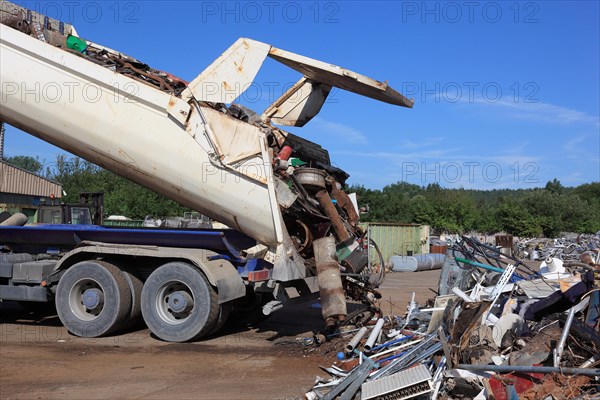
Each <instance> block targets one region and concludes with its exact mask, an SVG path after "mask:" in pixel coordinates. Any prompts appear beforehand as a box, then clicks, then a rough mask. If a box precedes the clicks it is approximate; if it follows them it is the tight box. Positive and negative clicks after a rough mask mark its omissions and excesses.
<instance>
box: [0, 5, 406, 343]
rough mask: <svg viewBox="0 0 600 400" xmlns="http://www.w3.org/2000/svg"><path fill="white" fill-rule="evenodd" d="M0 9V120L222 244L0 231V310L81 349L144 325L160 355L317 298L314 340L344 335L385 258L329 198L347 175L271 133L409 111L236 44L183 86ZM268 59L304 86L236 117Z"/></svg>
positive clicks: (19, 11)
mask: <svg viewBox="0 0 600 400" xmlns="http://www.w3.org/2000/svg"><path fill="white" fill-rule="evenodd" d="M0 4H1V15H0V17H1V18H0V19H1V20H0V22H1V24H0V53H1V54H2V62H1V63H0V80H1V93H0V95H1V99H2V103H1V107H0V120H1V121H3V122H5V123H7V124H10V125H12V126H14V127H17V128H19V129H21V130H23V131H26V132H28V133H30V134H32V135H34V136H36V137H38V138H40V139H42V140H44V141H46V142H48V143H51V144H53V145H56V146H58V147H60V148H62V149H64V150H65V151H67V152H70V153H72V154H75V155H77V156H79V157H82V158H84V159H86V160H88V161H90V162H93V163H95V164H97V165H99V166H101V167H102V168H105V169H107V170H109V171H112V172H114V173H116V174H118V175H120V176H122V177H124V178H127V179H129V180H131V181H133V182H136V183H138V184H140V185H142V186H145V187H146V188H148V189H150V190H153V191H155V192H157V193H159V194H162V195H164V196H166V197H168V198H170V199H172V200H174V201H176V202H178V203H180V204H182V205H184V206H186V207H189V208H190V209H192V210H195V211H197V212H200V213H202V214H203V215H206V216H208V217H209V218H211V219H213V220H215V221H219V222H221V223H223V224H225V225H226V226H228V227H230V228H232V229H231V230H194V231H193V232H191V231H189V230H169V229H166V230H165V229H151V228H150V229H130V228H117V227H101V226H93V225H78V224H69V225H55V224H38V225H26V226H0V235H1V236H0V237H1V239H0V242H1V244H2V245H3V246H4V252H3V253H2V254H0V299H4V300H17V301H33V302H54V303H55V305H56V311H57V314H58V317H59V318H60V320H61V322H62V323H63V324H64V326H65V327H66V328H67V329H68V330H69V331H70V332H71V333H73V334H75V335H78V336H82V337H98V336H103V335H109V334H115V333H117V332H119V331H120V330H122V329H124V328H125V327H128V326H131V325H132V324H133V323H135V322H136V321H139V320H140V319H143V322H144V323H145V324H146V325H147V326H148V328H149V329H150V331H151V332H152V333H153V334H154V335H155V336H156V337H158V338H159V339H162V340H166V341H173V342H183V341H189V340H194V339H198V338H201V337H204V336H206V335H209V334H212V333H214V332H216V331H218V330H219V329H220V327H221V326H222V325H223V324H224V323H225V321H226V320H227V319H228V318H229V316H230V315H233V314H232V313H235V312H236V311H237V312H238V313H240V312H241V313H242V314H243V313H250V312H252V310H255V309H256V308H260V309H262V311H263V312H264V314H269V313H271V312H273V311H275V310H277V309H280V308H281V307H282V306H283V304H285V301H293V300H294V299H295V298H305V297H306V296H310V295H313V296H314V295H317V296H320V299H321V305H322V306H321V307H322V314H323V318H324V320H325V326H326V327H327V328H328V329H331V328H332V327H335V326H337V325H339V324H340V323H344V321H345V320H346V316H347V308H346V301H347V299H352V300H356V301H361V302H364V303H367V304H372V303H373V302H374V301H375V299H376V298H377V296H378V293H377V290H376V288H377V286H378V285H379V284H380V283H381V281H382V280H383V276H384V271H385V270H384V265H383V260H382V258H381V257H380V256H379V257H378V254H379V255H380V253H379V252H378V250H377V247H376V244H375V243H374V242H373V241H372V240H370V239H369V238H368V236H367V235H366V233H365V232H364V231H363V230H362V229H361V228H360V227H359V225H358V221H359V213H358V208H357V205H356V201H355V198H353V196H351V195H349V194H348V193H346V192H345V191H344V190H343V188H344V184H345V182H346V180H347V178H348V174H347V173H346V172H345V171H343V170H342V169H340V168H338V167H336V166H334V165H332V163H331V160H330V157H329V153H328V151H327V150H325V149H323V148H322V147H321V146H319V145H318V144H316V143H313V142H311V141H308V140H306V139H304V138H302V137H300V136H297V135H294V134H292V133H290V132H287V131H285V130H284V129H282V127H285V126H294V127H302V126H304V125H305V124H307V123H308V122H309V121H310V120H311V119H313V118H314V117H315V115H317V114H318V112H319V111H320V109H321V107H322V106H323V105H324V103H325V101H326V99H327V98H328V95H329V94H330V92H331V91H332V89H333V88H338V89H342V90H346V91H350V92H354V93H356V94H359V95H363V96H366V97H370V98H372V99H375V100H379V101H382V102H386V103H389V104H393V105H398V106H401V107H407V108H411V107H412V106H413V103H414V101H413V100H412V99H408V98H406V97H405V96H403V95H402V94H400V93H399V92H397V91H396V90H394V89H393V88H391V87H390V86H389V85H388V84H387V82H380V81H377V80H374V79H371V78H369V77H367V76H364V75H361V74H358V73H356V72H353V71H350V70H348V69H345V68H341V67H339V66H336V65H332V64H329V63H325V62H322V61H318V60H315V59H311V58H309V57H305V56H302V55H299V54H296V53H292V52H290V51H287V50H283V49H280V48H277V47H274V46H272V45H269V44H266V43H263V42H259V41H256V40H252V39H248V38H240V39H238V40H237V41H236V42H235V43H234V44H233V45H232V46H231V47H229V48H228V49H227V50H226V51H225V52H224V53H223V54H222V55H221V56H219V57H218V58H217V59H216V60H215V61H214V62H213V63H211V64H210V65H209V66H208V67H207V68H206V69H204V70H203V71H202V72H201V73H200V74H199V75H198V76H197V77H196V78H195V79H193V80H192V81H190V82H188V81H185V80H183V79H181V78H178V77H176V76H174V75H173V74H170V73H168V72H165V71H161V70H157V69H154V68H151V67H150V66H149V65H147V64H145V63H143V62H142V61H140V60H138V59H136V58H133V57H131V56H129V55H126V54H123V53H121V52H119V51H116V50H113V49H110V48H108V47H105V46H102V45H100V44H98V43H95V42H92V41H90V40H86V39H83V38H81V37H80V36H79V35H78V33H77V31H76V30H75V28H74V27H73V26H72V25H71V24H68V23H64V22H62V21H58V20H55V19H53V18H50V17H48V16H44V15H41V14H39V13H37V12H34V11H31V10H27V9H24V8H22V7H20V6H18V5H16V4H12V3H10V2H7V1H3V2H2V3H0ZM267 57H268V58H270V59H272V60H275V61H277V62H279V63H280V64H283V65H284V66H287V67H289V68H291V69H293V70H295V71H297V72H299V73H300V75H301V77H300V79H299V80H298V81H297V82H296V83H295V84H294V85H293V86H292V87H291V88H290V89H289V90H287V91H286V92H285V93H284V94H283V95H282V96H281V97H280V98H278V99H277V100H275V101H274V102H273V103H272V104H271V105H270V106H268V107H267V108H266V109H265V110H264V112H263V113H262V114H258V113H256V112H254V111H252V110H250V109H248V108H247V107H244V106H243V105H241V104H238V103H236V102H235V101H236V99H239V97H240V95H241V94H242V93H243V92H244V91H245V90H246V89H248V88H249V87H250V85H251V84H252V82H253V81H254V79H255V77H256V74H257V73H258V71H259V69H260V67H261V65H262V64H263V62H264V60H265V59H266V58H267ZM36 93H37V94H36ZM238 315H239V314H238Z"/></svg>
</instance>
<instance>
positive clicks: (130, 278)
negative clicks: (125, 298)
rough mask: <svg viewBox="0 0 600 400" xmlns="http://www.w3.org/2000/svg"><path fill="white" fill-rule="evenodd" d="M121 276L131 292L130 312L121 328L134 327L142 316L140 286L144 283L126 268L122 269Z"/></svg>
mask: <svg viewBox="0 0 600 400" xmlns="http://www.w3.org/2000/svg"><path fill="white" fill-rule="evenodd" d="M121 272H122V273H123V277H124V278H125V281H127V286H129V290H130V292H131V312H130V313H129V319H128V321H127V322H126V323H125V326H124V327H123V329H129V328H132V327H134V326H135V325H136V324H137V323H138V322H140V320H141V318H142V288H143V287H144V284H143V283H142V281H141V280H140V279H139V278H138V277H137V276H135V275H134V274H133V273H131V272H129V271H128V270H125V269H122V270H121Z"/></svg>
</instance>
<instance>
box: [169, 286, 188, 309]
mask: <svg viewBox="0 0 600 400" xmlns="http://www.w3.org/2000/svg"><path fill="white" fill-rule="evenodd" d="M168 303H169V308H170V309H171V310H172V311H173V312H176V313H183V312H186V311H189V310H191V309H192V307H193V305H194V300H193V299H192V297H191V296H190V295H189V294H188V293H187V292H184V291H177V292H173V293H171V294H170V295H169V301H168Z"/></svg>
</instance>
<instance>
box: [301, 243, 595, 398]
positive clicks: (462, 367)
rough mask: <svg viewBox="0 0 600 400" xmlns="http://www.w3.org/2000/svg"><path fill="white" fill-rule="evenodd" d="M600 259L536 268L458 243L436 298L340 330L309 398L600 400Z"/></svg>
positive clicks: (495, 251)
mask: <svg viewBox="0 0 600 400" xmlns="http://www.w3.org/2000/svg"><path fill="white" fill-rule="evenodd" d="M599 262H600V252H598V251H595V252H588V253H584V254H583V255H582V256H581V259H580V260H579V261H571V262H562V260H559V259H556V258H550V259H548V260H546V261H545V262H544V263H542V265H541V267H540V269H539V271H537V270H535V269H533V268H532V267H531V266H529V265H528V264H527V263H526V262H523V261H521V260H520V259H518V258H516V257H512V256H507V255H504V254H502V253H501V252H500V251H499V250H498V249H497V248H496V247H494V246H490V245H487V244H484V243H481V242H479V241H478V240H476V239H474V238H470V237H466V236H463V237H462V238H461V239H460V240H458V241H457V242H456V243H455V244H454V245H453V246H452V247H451V248H450V249H449V251H448V257H447V258H446V262H445V264H444V267H443V269H442V273H441V277H440V282H439V292H438V295H437V297H436V298H435V299H432V300H430V301H429V302H428V304H427V306H426V307H427V308H420V307H419V305H418V304H417V303H416V302H414V296H413V301H411V302H410V304H409V306H408V311H407V313H406V315H404V316H402V317H400V316H383V315H382V314H381V312H380V311H379V310H374V312H371V313H370V314H368V315H367V318H362V319H354V320H352V321H351V323H352V324H353V325H346V326H345V327H344V329H343V330H341V331H340V332H339V337H340V338H338V339H335V340H332V343H335V345H334V346H335V351H336V352H337V361H336V363H335V364H334V365H333V366H332V367H331V368H323V369H324V370H325V371H326V372H328V373H329V374H330V375H331V376H332V377H331V378H330V379H323V378H320V377H318V378H317V381H316V383H315V385H314V387H313V388H312V390H311V391H310V392H309V393H307V394H306V397H307V398H308V399H311V400H313V399H336V398H340V399H353V398H360V399H364V400H367V399H412V398H415V399H482V400H483V399H497V400H501V399H528V400H534V399H555V400H557V399H592V398H595V399H597V398H600V369H599V365H600V332H599V324H600V318H599V315H600V289H599V278H600V264H599Z"/></svg>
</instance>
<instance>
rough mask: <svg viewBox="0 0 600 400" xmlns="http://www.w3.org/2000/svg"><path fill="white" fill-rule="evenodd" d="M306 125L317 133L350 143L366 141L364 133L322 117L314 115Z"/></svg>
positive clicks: (363, 142) (364, 142)
mask: <svg viewBox="0 0 600 400" xmlns="http://www.w3.org/2000/svg"><path fill="white" fill-rule="evenodd" d="M308 126H309V127H310V130H311V131H313V132H315V133H316V134H317V135H319V134H324V135H332V136H335V137H337V138H339V139H341V140H344V141H345V142H347V143H352V144H367V143H368V141H367V136H366V135H365V134H364V133H362V132H361V131H359V130H357V129H355V128H352V127H351V126H348V125H344V124H342V123H339V122H333V121H328V120H325V119H323V118H320V117H316V118H315V119H313V120H312V123H310V125H308Z"/></svg>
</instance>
